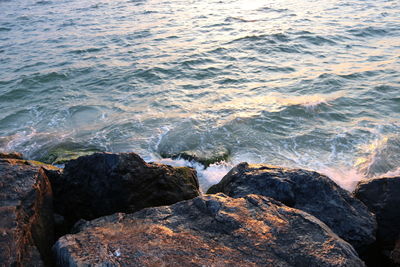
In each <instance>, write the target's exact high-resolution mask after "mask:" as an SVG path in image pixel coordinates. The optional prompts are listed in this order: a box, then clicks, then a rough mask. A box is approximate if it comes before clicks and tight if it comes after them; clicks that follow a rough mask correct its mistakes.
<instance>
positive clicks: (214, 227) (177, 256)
mask: <svg viewBox="0 0 400 267" xmlns="http://www.w3.org/2000/svg"><path fill="white" fill-rule="evenodd" d="M79 230H80V231H79V232H78V233H76V234H73V235H66V236H63V237H61V238H60V239H59V240H58V241H57V243H56V244H55V245H54V247H53V251H54V253H55V257H56V261H57V264H58V266H307V267H310V266H318V267H320V266H352V267H355V266H364V263H363V262H362V261H361V260H360V259H359V258H358V256H357V253H356V252H355V250H354V248H353V247H352V246H351V245H350V244H348V243H347V242H345V241H344V240H342V239H340V238H339V237H338V236H337V235H336V234H334V233H333V232H332V231H331V230H330V229H329V228H328V227H327V226H326V225H325V224H324V223H322V222H321V221H319V220H318V219H316V218H315V217H313V216H311V215H309V214H307V213H305V212H303V211H300V210H296V209H292V208H289V207H287V206H285V205H283V204H282V203H280V202H278V201H275V200H273V199H270V198H266V197H262V196H258V195H248V196H246V197H244V198H238V199H234V198H230V197H227V196H225V195H223V194H218V195H207V196H202V197H197V198H195V199H192V200H188V201H182V202H179V203H176V204H174V205H172V206H163V207H156V208H148V209H144V210H142V211H139V212H136V213H133V214H122V213H118V214H114V215H111V216H107V217H102V218H99V219H96V220H93V221H91V222H86V223H83V224H81V225H80V229H79Z"/></svg>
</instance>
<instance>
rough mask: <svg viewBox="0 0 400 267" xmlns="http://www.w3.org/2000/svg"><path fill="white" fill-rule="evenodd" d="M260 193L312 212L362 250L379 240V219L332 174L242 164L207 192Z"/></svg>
mask: <svg viewBox="0 0 400 267" xmlns="http://www.w3.org/2000/svg"><path fill="white" fill-rule="evenodd" d="M217 192H223V193H225V194H227V195H229V196H231V197H243V196H245V195H247V194H258V195H263V196H267V197H272V198H274V199H276V200H278V201H281V202H282V203H284V204H286V205H288V206H290V207H294V208H296V209H300V210H303V211H305V212H307V213H310V214H312V215H314V216H315V217H317V218H318V219H320V220H321V221H323V222H324V223H325V224H327V225H328V226H329V227H330V228H331V229H332V230H333V232H335V233H336V234H337V235H339V236H340V237H341V238H343V239H344V240H346V241H348V242H349V243H350V244H352V245H353V246H354V247H355V248H356V249H357V250H358V251H359V252H363V251H364V249H365V248H366V247H367V245H369V244H372V243H373V242H374V241H375V231H376V221H375V218H374V216H373V214H371V213H370V212H369V211H368V209H367V207H366V206H365V205H364V204H363V203H362V202H361V201H359V200H358V199H356V198H353V197H352V196H351V195H350V193H349V192H347V191H345V190H343V189H342V188H340V187H339V186H338V185H337V184H335V183H334V182H333V181H332V180H330V179H329V178H328V177H326V176H324V175H321V174H319V173H317V172H312V171H306V170H301V169H285V168H280V167H275V166H271V165H263V164H251V165H250V164H247V163H241V164H239V165H237V166H236V167H235V168H233V169H232V170H231V171H230V172H229V173H228V174H227V175H226V176H225V177H224V178H223V179H222V180H221V181H220V182H219V183H218V184H216V185H214V186H212V187H211V188H210V189H209V190H208V192H207V193H209V194H210V193H217Z"/></svg>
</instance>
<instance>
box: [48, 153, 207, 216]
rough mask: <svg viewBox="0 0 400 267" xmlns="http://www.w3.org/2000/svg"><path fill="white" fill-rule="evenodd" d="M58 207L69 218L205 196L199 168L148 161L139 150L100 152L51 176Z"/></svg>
mask: <svg viewBox="0 0 400 267" xmlns="http://www.w3.org/2000/svg"><path fill="white" fill-rule="evenodd" d="M49 177H50V181H51V183H52V186H53V190H54V196H55V197H54V199H55V202H54V203H55V210H56V212H57V213H58V214H59V215H62V216H63V217H64V218H65V219H66V220H67V221H68V222H70V223H74V222H76V221H77V220H79V219H86V220H91V219H94V218H97V217H100V216H104V215H109V214H113V213H115V212H134V211H138V210H140V209H143V208H145V207H152V206H161V205H169V204H173V203H175V202H178V201H181V200H186V199H191V198H194V197H196V196H198V195H199V194H200V192H199V185H198V181H197V176H196V172H195V170H193V169H191V168H187V167H171V166H167V165H163V164H155V163H146V162H144V161H143V160H142V159H141V158H140V157H139V156H138V155H137V154H135V153H120V154H111V153H95V154H93V155H90V156H83V157H79V158H78V159H76V160H71V161H69V162H67V163H66V165H65V168H64V172H63V173H62V174H61V173H60V174H57V173H55V172H53V173H51V174H49Z"/></svg>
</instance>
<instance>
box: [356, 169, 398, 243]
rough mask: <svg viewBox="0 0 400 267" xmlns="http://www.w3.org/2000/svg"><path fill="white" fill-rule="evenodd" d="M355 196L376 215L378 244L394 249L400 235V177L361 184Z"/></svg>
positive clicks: (372, 180)
mask: <svg viewBox="0 0 400 267" xmlns="http://www.w3.org/2000/svg"><path fill="white" fill-rule="evenodd" d="M354 195H355V196H356V197H357V198H358V199H360V200H361V201H362V202H364V204H365V205H366V206H367V207H368V208H369V209H370V210H371V211H372V212H373V213H375V215H376V220H377V222H378V231H377V242H378V243H379V244H380V245H381V246H383V247H384V248H386V249H391V248H393V246H394V244H395V242H396V241H397V239H398V237H399V235H400V177H381V178H375V179H369V180H365V181H362V182H360V183H359V184H358V185H357V188H356V190H355V191H354Z"/></svg>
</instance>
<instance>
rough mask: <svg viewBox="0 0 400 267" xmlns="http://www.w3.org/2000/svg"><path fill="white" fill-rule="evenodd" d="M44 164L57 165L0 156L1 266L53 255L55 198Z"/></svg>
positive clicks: (29, 263)
mask: <svg viewBox="0 0 400 267" xmlns="http://www.w3.org/2000/svg"><path fill="white" fill-rule="evenodd" d="M19 158H20V157H19ZM42 167H49V168H54V167H52V166H46V165H42V164H39V163H37V162H34V161H27V160H20V159H12V158H10V157H8V158H0V263H1V264H2V266H43V265H44V263H46V264H49V263H50V262H49V261H48V260H46V259H50V258H51V257H50V256H51V250H50V248H51V246H52V244H53V242H54V234H53V203H52V201H53V199H52V191H51V187H50V182H49V181H48V178H47V176H46V174H45V173H44V170H43V168H42ZM42 258H44V259H45V260H44V261H43V260H42Z"/></svg>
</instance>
